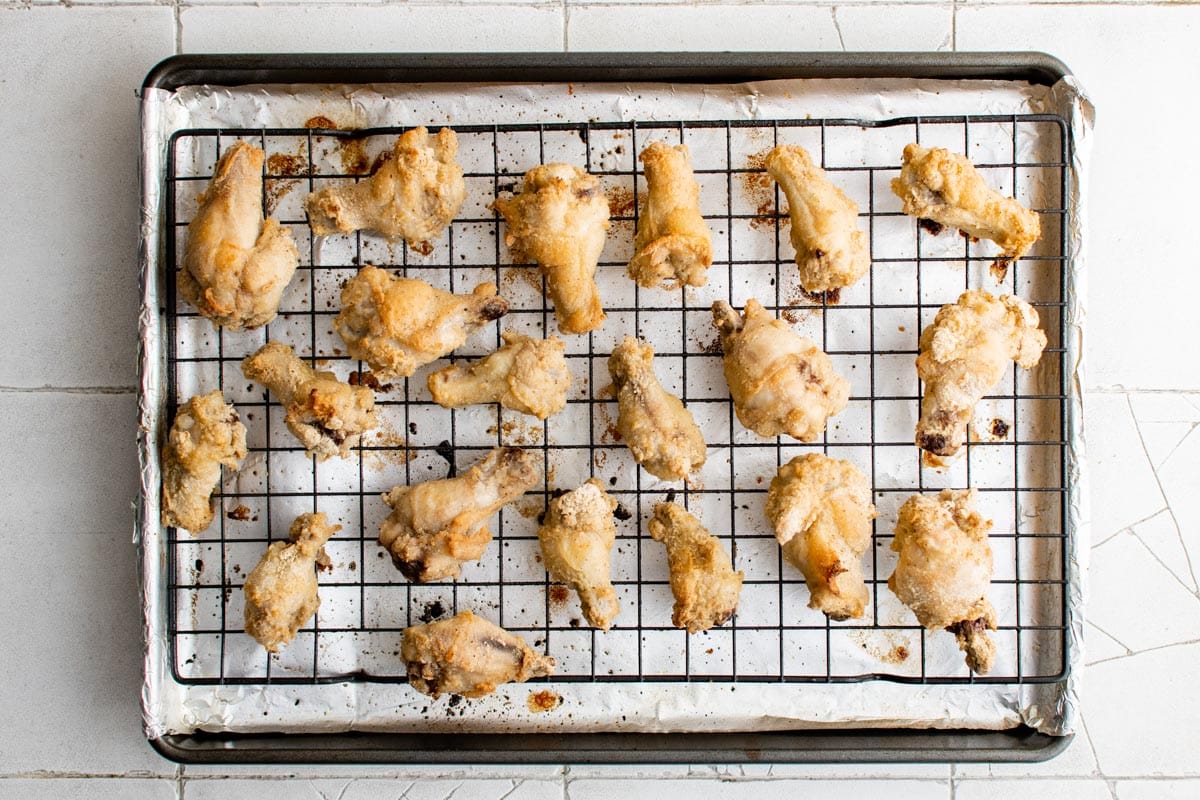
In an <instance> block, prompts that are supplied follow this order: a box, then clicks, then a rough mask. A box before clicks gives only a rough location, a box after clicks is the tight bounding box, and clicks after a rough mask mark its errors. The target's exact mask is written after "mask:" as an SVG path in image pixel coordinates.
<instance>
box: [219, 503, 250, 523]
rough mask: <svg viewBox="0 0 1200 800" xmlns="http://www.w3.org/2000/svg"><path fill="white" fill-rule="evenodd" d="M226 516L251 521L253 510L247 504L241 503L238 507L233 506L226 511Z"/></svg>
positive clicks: (239, 520)
mask: <svg viewBox="0 0 1200 800" xmlns="http://www.w3.org/2000/svg"><path fill="white" fill-rule="evenodd" d="M225 516H226V517H228V518H229V519H235V520H237V521H238V522H250V521H251V517H252V516H253V512H251V511H250V509H249V508H247V507H246V506H243V505H239V506H237V507H236V508H231V509H230V510H229V511H227V512H225Z"/></svg>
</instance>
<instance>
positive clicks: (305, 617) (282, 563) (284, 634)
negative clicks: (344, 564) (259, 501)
mask: <svg viewBox="0 0 1200 800" xmlns="http://www.w3.org/2000/svg"><path fill="white" fill-rule="evenodd" d="M341 529H342V526H341V525H330V524H329V522H328V521H327V520H326V519H325V515H324V514H301V515H300V516H298V517H296V520H295V521H294V522H293V523H292V527H291V529H290V530H289V531H288V538H289V541H288V542H286V543H285V542H272V543H271V546H270V547H268V548H267V552H265V553H263V557H262V558H261V559H259V562H258V565H257V566H256V567H255V568H254V569H253V570H251V572H250V574H249V575H247V576H246V584H245V586H243V587H242V588H243V590H244V591H245V592H246V614H245V619H246V633H248V634H250V635H251V636H253V637H254V638H255V639H256V640H258V643H259V644H261V645H262V646H263V647H265V648H267V651H268V652H271V653H274V652H277V651H278V650H279V648H280V647H282V646H283V645H285V644H287V643H288V642H290V641H291V640H292V639H293V638H294V637H295V636H296V631H298V630H299V629H300V626H301V625H303V624H304V623H306V622H308V621H309V620H310V619H312V615H313V614H315V613H316V611H317V608H318V607H319V606H320V605H321V598H320V597H319V596H318V595H317V573H316V570H315V569H314V567H315V566H316V565H318V564H320V565H321V566H326V565H328V564H329V557H328V556H326V555H325V543H326V542H327V541H329V537H330V536H333V534H335V533H337V532H338V531H340V530H341Z"/></svg>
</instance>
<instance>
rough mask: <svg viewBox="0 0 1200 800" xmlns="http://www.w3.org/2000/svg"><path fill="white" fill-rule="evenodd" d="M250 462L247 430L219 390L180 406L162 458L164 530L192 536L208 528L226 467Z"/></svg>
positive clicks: (168, 434)
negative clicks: (173, 529)
mask: <svg viewBox="0 0 1200 800" xmlns="http://www.w3.org/2000/svg"><path fill="white" fill-rule="evenodd" d="M245 457H246V426H245V425H243V424H242V422H241V420H240V419H238V415H237V411H235V410H234V408H233V405H232V404H230V403H226V402H225V398H224V397H223V396H222V395H221V392H220V390H217V391H213V392H209V393H208V394H206V395H199V396H197V397H193V398H192V399H191V400H188V401H187V402H186V403H184V404H183V405H182V406H180V407H179V410H178V411H176V412H175V421H174V422H173V423H172V424H171V430H170V431H169V432H168V433H167V443H166V444H165V445H164V446H163V452H162V470H163V494H162V521H163V524H164V525H173V526H174V527H176V528H183V529H184V530H188V531H191V532H192V533H193V534H196V533H200V531H203V530H205V529H206V528H208V526H209V525H211V524H212V521H213V508H212V501H211V498H212V493H213V489H215V488H216V486H217V484H218V483H220V482H221V467H223V466H224V467H228V468H229V469H233V470H236V469H239V468H240V467H241V466H242V459H243V458H245Z"/></svg>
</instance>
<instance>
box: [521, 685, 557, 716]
mask: <svg viewBox="0 0 1200 800" xmlns="http://www.w3.org/2000/svg"><path fill="white" fill-rule="evenodd" d="M525 704H526V705H527V706H529V710H530V711H532V712H533V713H535V714H541V713H543V712H546V711H553V710H554V709H556V708H558V707H559V706H561V705H562V696H561V695H559V694H557V693H556V692H552V691H550V690H549V689H543V690H541V691H540V692H533V693H532V694H530V695H529V699H528V700H526V701H525Z"/></svg>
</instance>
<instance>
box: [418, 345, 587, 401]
mask: <svg viewBox="0 0 1200 800" xmlns="http://www.w3.org/2000/svg"><path fill="white" fill-rule="evenodd" d="M501 336H502V338H503V339H504V346H503V347H501V348H500V349H499V350H497V351H496V352H494V353H492V354H491V355H489V356H487V357H486V358H484V359H481V360H480V361H476V362H474V363H472V364H454V365H452V366H449V367H446V368H445V369H441V370H438V371H437V372H434V373H432V374H430V376H429V393H430V394H431V395H433V401H434V402H435V403H437V404H438V405H441V406H445V407H446V408H465V407H466V406H469V405H474V404H475V403H499V404H500V405H502V406H504V407H505V408H509V409H512V410H513V411H519V412H521V413H522V414H532V415H533V416H535V417H537V418H538V419H545V418H546V417H549V416H550V415H551V414H557V413H558V412H559V411H562V410H563V408H564V407H565V406H566V405H567V391H568V390H569V389H570V388H571V370H570V369H568V368H567V359H566V357H565V356H563V343H562V340H561V339H559V338H558V337H557V336H551V337H550V338H549V339H531V338H530V337H528V336H525V335H523V334H520V333H517V332H516V331H505V332H504V333H503V334H501Z"/></svg>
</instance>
